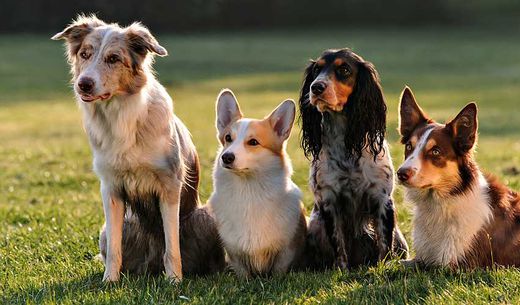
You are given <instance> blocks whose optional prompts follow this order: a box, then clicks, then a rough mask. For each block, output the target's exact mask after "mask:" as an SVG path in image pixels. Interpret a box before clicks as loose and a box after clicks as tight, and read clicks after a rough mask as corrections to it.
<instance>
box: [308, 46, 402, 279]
mask: <svg viewBox="0 0 520 305" xmlns="http://www.w3.org/2000/svg"><path fill="white" fill-rule="evenodd" d="M320 87H321V89H318V88H320ZM311 88H312V90H311ZM338 88H343V90H338ZM300 119H301V122H302V147H303V149H304V152H305V154H306V156H307V157H312V165H311V172H310V179H309V180H310V187H311V190H312V192H313V193H314V197H315V204H314V209H313V211H312V213H311V218H310V223H309V234H308V238H307V247H308V249H307V251H306V254H307V256H308V257H307V263H306V264H307V266H308V267H309V268H313V269H321V268H327V267H333V266H336V267H339V268H348V267H354V266H358V265H364V264H374V263H376V262H377V261H379V260H383V259H386V258H387V257H388V256H394V255H399V256H402V257H406V256H407V253H408V246H407V244H406V241H405V240H404V238H403V236H402V234H401V232H400V231H399V229H398V227H397V221H396V211H395V206H394V203H393V199H392V191H393V186H394V181H393V167H392V162H391V158H390V152H389V149H388V145H387V143H386V141H385V140H384V137H385V132H386V103H385V101H384V97H383V92H382V88H381V85H380V82H379V76H378V73H377V71H376V70H375V68H374V65H373V64H371V63H370V62H367V61H365V60H364V59H363V58H362V57H360V56H359V55H357V54H355V53H354V52H352V50H350V49H338V50H325V51H324V52H323V53H322V55H321V56H320V57H319V58H318V59H316V60H313V61H311V63H310V64H309V65H308V67H307V68H306V70H305V76H304V82H303V86H302V89H301V94H300Z"/></svg>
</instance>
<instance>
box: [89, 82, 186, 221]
mask: <svg viewBox="0 0 520 305" xmlns="http://www.w3.org/2000/svg"><path fill="white" fill-rule="evenodd" d="M80 105H81V107H82V108H83V115H84V124H85V129H86V131H87V134H88V136H89V141H90V145H91V147H92V151H93V155H94V161H93V163H94V171H95V172H96V174H97V175H98V176H99V177H100V179H101V183H102V184H104V185H105V186H107V187H108V188H109V189H110V190H111V192H112V193H113V195H117V196H119V197H120V198H121V199H122V200H123V201H124V202H125V203H126V204H128V205H129V206H130V208H131V210H132V211H133V212H135V213H136V214H137V215H139V219H140V221H141V223H142V224H143V225H144V227H145V228H149V229H151V230H161V226H160V225H158V224H160V223H162V222H161V217H160V211H159V198H161V197H163V198H164V195H165V193H167V192H169V191H170V189H169V187H171V186H172V181H182V180H183V163H182V157H181V154H180V147H179V145H180V140H179V138H178V134H177V132H178V130H176V129H178V126H177V125H176V118H175V116H174V114H173V108H172V103H171V100H170V99H169V97H168V95H167V93H166V91H165V90H164V88H163V87H162V86H161V85H160V84H159V83H158V82H156V81H154V80H150V83H149V84H148V85H147V86H146V87H145V88H143V90H142V91H141V93H138V94H135V95H132V96H129V97H115V98H113V99H112V100H111V101H108V102H105V103H97V104H84V103H82V104H80Z"/></svg>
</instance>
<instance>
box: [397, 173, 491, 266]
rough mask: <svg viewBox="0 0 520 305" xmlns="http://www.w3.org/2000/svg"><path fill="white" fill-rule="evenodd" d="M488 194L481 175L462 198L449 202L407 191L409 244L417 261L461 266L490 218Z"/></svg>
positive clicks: (455, 198) (486, 185)
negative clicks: (410, 223) (410, 205)
mask: <svg viewBox="0 0 520 305" xmlns="http://www.w3.org/2000/svg"><path fill="white" fill-rule="evenodd" d="M488 192H489V187H488V183H487V181H486V179H485V178H484V177H483V176H482V175H480V176H479V178H478V182H476V183H475V185H474V186H473V187H472V188H471V189H470V190H468V191H467V192H466V193H465V194H462V195H457V196H454V197H453V198H449V199H446V198H442V199H441V198H436V196H435V195H432V194H431V193H429V192H428V193H425V192H423V191H416V190H407V191H406V196H407V198H408V199H409V200H410V201H412V202H414V203H415V204H416V207H415V210H414V218H413V224H414V231H413V240H414V248H415V251H416V256H417V259H418V260H419V261H422V262H424V263H426V264H434V265H441V266H455V265H457V264H459V263H461V262H464V261H465V259H466V257H465V256H466V255H467V254H468V253H469V252H470V251H472V248H473V247H474V246H475V244H474V243H475V241H476V238H477V235H478V234H479V232H480V231H481V230H482V229H483V228H484V227H485V226H486V224H488V223H489V221H490V220H491V219H492V218H493V212H492V209H491V207H490V198H489V194H488Z"/></svg>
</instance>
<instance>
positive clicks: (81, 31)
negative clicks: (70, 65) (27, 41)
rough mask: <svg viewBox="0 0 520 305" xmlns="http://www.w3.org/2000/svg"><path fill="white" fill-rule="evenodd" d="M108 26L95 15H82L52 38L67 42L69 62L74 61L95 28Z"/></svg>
mask: <svg viewBox="0 0 520 305" xmlns="http://www.w3.org/2000/svg"><path fill="white" fill-rule="evenodd" d="M103 25H106V23H104V22H103V21H101V20H99V19H98V18H97V17H96V16H95V15H91V16H85V15H80V16H78V17H77V18H76V20H74V21H73V22H72V23H71V24H70V25H69V26H67V27H66V28H65V29H64V30H63V31H61V32H59V33H57V34H55V35H54V36H52V37H51V39H52V40H60V39H64V40H66V42H67V57H68V59H69V61H71V60H73V58H74V56H75V55H76V54H77V53H78V51H79V48H80V47H81V43H82V42H83V40H84V39H85V37H86V36H87V35H88V34H89V33H90V32H92V31H93V30H94V28H96V27H99V26H103Z"/></svg>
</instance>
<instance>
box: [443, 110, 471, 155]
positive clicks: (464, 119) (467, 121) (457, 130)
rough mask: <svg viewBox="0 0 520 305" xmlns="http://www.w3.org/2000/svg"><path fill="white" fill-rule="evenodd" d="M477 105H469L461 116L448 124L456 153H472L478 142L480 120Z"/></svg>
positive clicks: (462, 111) (460, 113)
mask: <svg viewBox="0 0 520 305" xmlns="http://www.w3.org/2000/svg"><path fill="white" fill-rule="evenodd" d="M477 112H478V109H477V105H476V104H475V103H469V104H468V105H466V107H464V108H463V109H462V110H461V111H460V112H459V114H458V115H457V116H456V117H455V118H454V119H453V120H452V121H451V122H449V123H448V124H446V128H449V130H450V131H451V133H452V135H453V138H454V148H455V151H456V152H457V153H458V154H460V155H462V154H465V153H467V152H468V151H470V150H471V149H472V148H473V147H474V146H475V142H476V141H477V130H478V119H477Z"/></svg>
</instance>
